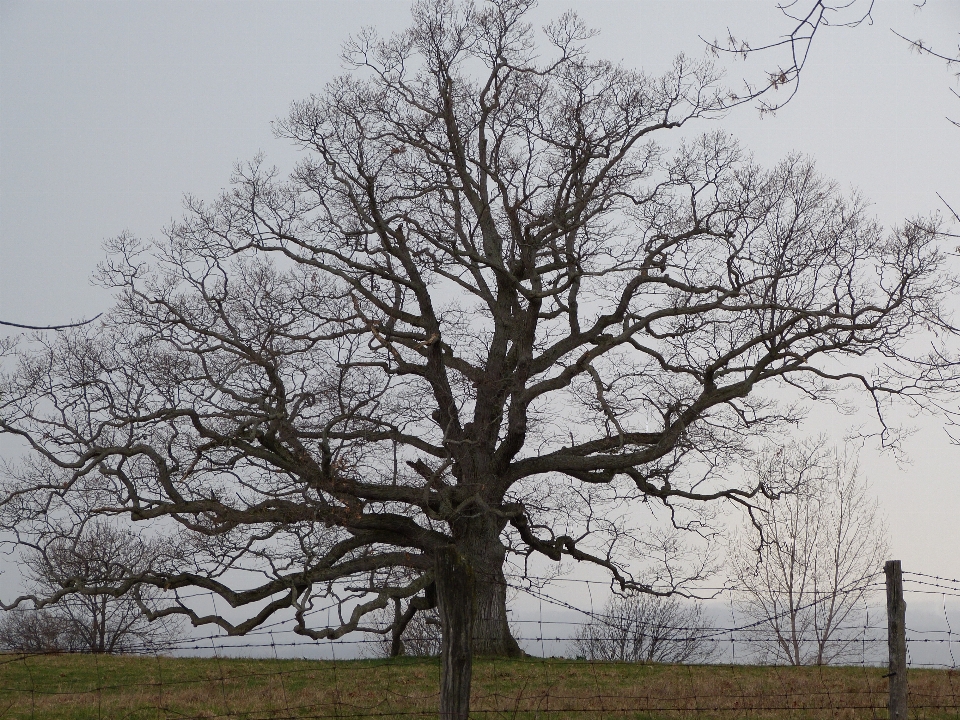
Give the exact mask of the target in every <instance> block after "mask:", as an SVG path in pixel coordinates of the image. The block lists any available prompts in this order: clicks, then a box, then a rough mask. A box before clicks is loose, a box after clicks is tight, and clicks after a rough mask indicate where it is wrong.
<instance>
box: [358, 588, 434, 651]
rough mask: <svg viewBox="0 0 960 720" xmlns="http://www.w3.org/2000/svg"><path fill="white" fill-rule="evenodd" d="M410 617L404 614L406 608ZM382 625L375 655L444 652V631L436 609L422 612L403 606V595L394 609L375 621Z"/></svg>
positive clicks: (377, 636) (377, 616)
mask: <svg viewBox="0 0 960 720" xmlns="http://www.w3.org/2000/svg"><path fill="white" fill-rule="evenodd" d="M405 610H406V613H407V614H408V617H406V618H405V617H403V615H404V611H405ZM371 624H372V625H375V626H380V630H381V631H380V632H378V633H376V634H374V635H373V636H372V638H373V640H374V644H373V655H374V656H376V657H399V656H401V655H409V656H412V657H437V656H439V655H440V645H441V642H442V633H441V629H440V616H439V614H438V613H437V610H436V608H429V609H427V610H423V611H422V612H414V611H411V608H409V607H408V608H406V609H404V608H402V606H401V603H400V601H399V598H398V599H397V601H396V602H395V605H394V608H393V610H392V611H391V610H389V609H385V610H382V611H380V613H378V614H377V615H376V618H375V619H374V620H373V622H372V623H371Z"/></svg>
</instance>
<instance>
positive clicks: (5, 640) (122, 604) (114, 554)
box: [0, 521, 181, 653]
mask: <svg viewBox="0 0 960 720" xmlns="http://www.w3.org/2000/svg"><path fill="white" fill-rule="evenodd" d="M151 554H152V548H151V545H150V543H146V542H144V541H143V540H142V539H141V538H140V537H139V536H137V535H135V534H133V533H131V532H129V531H126V530H121V529H117V528H115V527H113V526H111V525H110V524H108V523H107V522H103V521H94V522H92V523H91V524H89V525H88V526H87V527H86V528H84V529H83V530H82V531H81V533H80V534H79V537H77V538H67V537H61V538H59V539H58V540H53V541H51V542H49V543H47V544H46V545H44V546H42V547H37V548H34V549H33V550H32V551H29V552H27V553H25V554H24V555H23V556H22V563H23V565H22V568H23V571H24V577H25V579H26V581H27V583H28V586H29V587H28V592H29V594H30V595H31V596H32V597H33V598H35V599H36V600H37V601H38V602H37V603H36V604H37V606H38V607H36V608H33V609H19V608H18V609H14V610H9V611H7V612H5V613H3V615H2V617H0V645H2V647H4V648H6V649H8V650H16V651H19V652H92V653H119V652H136V651H149V652H156V651H160V650H163V649H166V648H169V647H171V646H172V645H174V644H176V642H177V641H178V640H179V639H180V637H181V623H180V622H179V621H178V619H177V618H175V617H168V618H161V619H159V620H157V621H156V622H152V623H151V622H150V621H149V620H148V619H147V618H146V616H145V615H144V610H145V609H146V608H148V607H150V606H152V605H153V604H154V601H155V600H156V598H157V596H158V594H159V593H158V592H157V589H156V588H155V587H153V586H146V587H137V588H135V589H134V590H133V591H131V592H128V593H127V594H125V595H121V596H119V597H116V596H114V595H113V594H112V593H111V592H110V590H111V589H112V588H113V587H115V585H116V584H117V583H119V582H122V581H123V580H125V579H127V578H128V577H129V576H130V575H131V574H132V573H136V572H144V571H146V569H147V568H148V567H149V563H150V560H151ZM95 588H99V589H100V590H101V592H100V593H91V594H78V593H77V592H75V591H76V590H79V589H95Z"/></svg>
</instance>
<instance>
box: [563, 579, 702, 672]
mask: <svg viewBox="0 0 960 720" xmlns="http://www.w3.org/2000/svg"><path fill="white" fill-rule="evenodd" d="M713 640H714V638H713V637H711V629H710V627H709V625H708V623H707V622H706V620H705V619H704V617H703V606H702V605H701V604H700V603H699V602H692V601H689V600H681V599H680V598H677V597H669V598H665V597H660V596H657V595H650V594H633V595H626V596H614V597H613V598H611V600H610V601H609V602H608V603H607V604H606V605H605V606H604V608H603V612H601V613H598V614H596V615H594V616H593V617H592V618H591V620H590V622H589V623H587V624H585V625H583V626H581V627H580V629H579V630H578V631H577V636H576V639H575V640H574V641H573V651H574V653H575V654H576V655H577V656H578V657H583V658H585V659H587V660H606V661H615V662H643V663H688V662H695V663H703V662H708V661H709V660H710V659H711V658H713V657H714V656H715V655H716V651H717V645H716V643H714V642H713Z"/></svg>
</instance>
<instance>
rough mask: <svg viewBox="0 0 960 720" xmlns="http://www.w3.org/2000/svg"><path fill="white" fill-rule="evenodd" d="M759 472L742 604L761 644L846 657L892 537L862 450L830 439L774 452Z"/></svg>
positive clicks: (737, 581) (741, 579) (736, 555)
mask: <svg viewBox="0 0 960 720" xmlns="http://www.w3.org/2000/svg"><path fill="white" fill-rule="evenodd" d="M755 472H756V475H757V479H758V481H759V482H760V483H762V484H763V485H764V486H766V487H767V488H769V489H770V490H771V491H772V492H777V493H782V495H781V496H780V497H779V498H778V499H771V498H768V497H766V496H765V497H764V499H763V500H761V501H760V503H759V504H758V512H756V513H755V514H754V516H753V517H754V520H755V527H756V529H758V530H759V532H760V543H761V544H760V547H759V554H758V553H757V552H756V551H754V550H752V549H751V548H750V543H749V540H747V539H745V537H744V535H743V534H741V535H740V536H739V537H738V538H737V539H736V541H735V543H734V545H733V548H732V569H733V585H734V586H735V587H736V588H737V589H738V590H739V591H740V593H739V594H738V598H739V601H738V603H737V605H738V607H739V609H740V611H741V612H742V613H743V614H745V615H746V616H747V617H749V618H750V619H751V620H753V621H755V622H757V623H759V625H758V631H757V633H756V637H755V640H756V641H757V643H758V646H759V653H760V654H761V655H762V656H764V657H765V658H767V659H771V660H773V661H775V662H787V663H789V664H791V665H809V664H815V665H825V664H829V663H831V662H835V661H838V660H841V659H843V658H844V657H847V656H848V655H849V653H850V652H851V650H852V648H853V647H854V645H855V643H857V642H858V641H859V638H856V637H852V634H853V633H855V632H856V628H857V627H859V626H860V624H862V620H861V617H862V611H863V608H864V602H865V600H866V598H867V597H868V596H869V595H870V593H871V589H872V586H873V585H874V583H875V582H876V578H877V576H878V574H879V573H880V571H881V568H882V566H883V560H884V558H885V557H886V554H887V545H886V540H885V537H884V535H885V533H884V527H883V524H882V523H881V521H880V517H879V515H878V511H877V502H876V500H874V499H871V497H870V495H869V492H868V488H867V484H866V482H864V481H863V480H862V479H861V478H860V476H859V474H858V469H857V464H856V461H855V459H853V458H851V457H848V456H846V455H843V454H841V453H839V452H837V451H836V450H834V449H830V448H828V447H827V446H826V445H825V443H824V441H823V440H818V441H815V442H811V443H807V444H795V445H792V446H789V447H787V448H783V449H779V450H777V451H775V452H770V453H768V454H767V455H766V456H765V457H764V458H763V461H762V462H761V463H759V464H758V466H757V468H756V470H755Z"/></svg>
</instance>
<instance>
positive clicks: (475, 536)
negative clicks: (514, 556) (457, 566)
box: [454, 517, 524, 657]
mask: <svg viewBox="0 0 960 720" xmlns="http://www.w3.org/2000/svg"><path fill="white" fill-rule="evenodd" d="M502 530H503V526H502V524H501V523H499V522H495V521H493V520H491V519H490V518H484V517H476V518H470V519H469V520H468V521H464V522H463V524H462V525H460V524H458V526H457V527H456V528H454V536H455V537H456V539H457V549H458V550H459V551H460V554H461V555H462V556H463V557H464V558H465V559H466V561H467V562H468V563H469V565H470V568H471V569H472V571H473V575H474V578H475V579H476V585H475V590H474V598H473V654H474V655H487V656H496V657H522V656H523V655H524V652H523V650H521V649H520V646H519V645H518V644H517V641H516V640H515V639H514V638H513V635H512V634H511V632H510V625H509V623H508V622H507V584H506V579H505V578H504V576H503V563H504V560H505V559H506V556H507V549H506V548H505V547H504V546H503V543H501V542H500V533H501V532H502Z"/></svg>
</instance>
